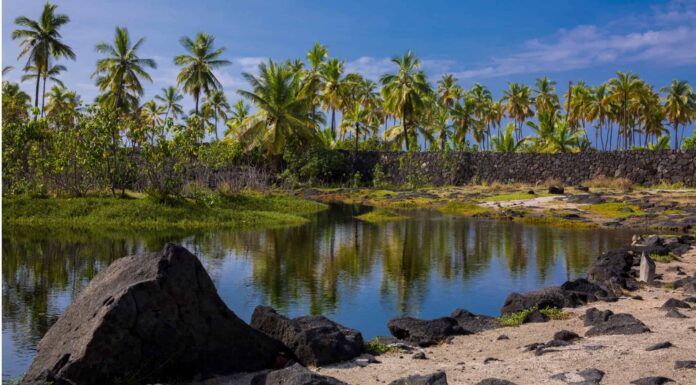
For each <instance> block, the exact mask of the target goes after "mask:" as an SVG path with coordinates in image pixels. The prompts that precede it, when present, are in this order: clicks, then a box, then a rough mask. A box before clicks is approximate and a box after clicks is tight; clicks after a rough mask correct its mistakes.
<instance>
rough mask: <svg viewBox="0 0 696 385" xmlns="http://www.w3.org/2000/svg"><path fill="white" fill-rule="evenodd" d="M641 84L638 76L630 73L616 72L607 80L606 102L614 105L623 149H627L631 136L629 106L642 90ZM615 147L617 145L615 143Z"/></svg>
mask: <svg viewBox="0 0 696 385" xmlns="http://www.w3.org/2000/svg"><path fill="white" fill-rule="evenodd" d="M642 84H643V82H642V81H641V80H640V79H639V78H638V75H636V74H634V73H631V72H617V73H616V77H615V78H613V79H611V80H609V89H610V91H609V96H608V100H609V101H611V102H614V103H616V105H617V107H618V109H617V111H616V113H617V114H616V119H617V121H618V122H619V133H620V135H623V136H624V148H628V145H629V143H628V142H629V141H628V140H629V138H630V136H631V134H632V127H630V125H629V123H630V121H631V119H632V117H631V116H629V104H630V101H631V99H632V98H634V97H635V96H636V95H637V94H638V93H639V92H640V89H641V88H642ZM616 144H617V147H618V145H619V143H618V141H617V143H616Z"/></svg>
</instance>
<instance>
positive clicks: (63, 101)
mask: <svg viewBox="0 0 696 385" xmlns="http://www.w3.org/2000/svg"><path fill="white" fill-rule="evenodd" d="M46 97H47V99H48V104H47V105H46V117H47V118H48V120H49V121H53V122H56V123H58V124H59V125H60V124H63V125H65V126H66V128H67V127H68V124H70V123H71V122H74V119H75V116H76V115H77V112H78V110H79V108H80V104H81V101H80V97H79V96H78V95H77V93H76V92H75V91H69V90H68V89H66V88H65V87H63V86H62V85H60V86H58V85H54V86H53V88H51V90H50V91H49V92H48V93H47V94H46Z"/></svg>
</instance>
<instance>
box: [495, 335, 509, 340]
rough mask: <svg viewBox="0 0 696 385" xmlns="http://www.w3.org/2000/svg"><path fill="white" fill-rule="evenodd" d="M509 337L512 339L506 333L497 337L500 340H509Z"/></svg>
mask: <svg viewBox="0 0 696 385" xmlns="http://www.w3.org/2000/svg"><path fill="white" fill-rule="evenodd" d="M509 339H510V337H508V336H506V335H505V334H501V335H499V336H498V338H497V340H498V341H500V340H509Z"/></svg>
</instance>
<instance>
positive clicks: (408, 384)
mask: <svg viewBox="0 0 696 385" xmlns="http://www.w3.org/2000/svg"><path fill="white" fill-rule="evenodd" d="M389 385H447V375H446V374H445V372H435V373H431V374H426V375H415V376H409V377H404V378H400V379H398V380H395V381H392V382H390V383H389Z"/></svg>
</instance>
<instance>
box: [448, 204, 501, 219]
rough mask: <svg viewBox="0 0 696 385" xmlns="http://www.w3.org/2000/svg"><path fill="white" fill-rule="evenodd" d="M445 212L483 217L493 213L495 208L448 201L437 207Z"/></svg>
mask: <svg viewBox="0 0 696 385" xmlns="http://www.w3.org/2000/svg"><path fill="white" fill-rule="evenodd" d="M438 210H440V211H441V212H443V213H446V214H456V215H462V216H467V217H484V216H491V215H493V214H495V212H496V211H495V210H494V209H492V208H488V207H483V206H479V205H477V204H475V203H461V202H450V203H447V204H445V205H442V206H440V207H439V208H438Z"/></svg>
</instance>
